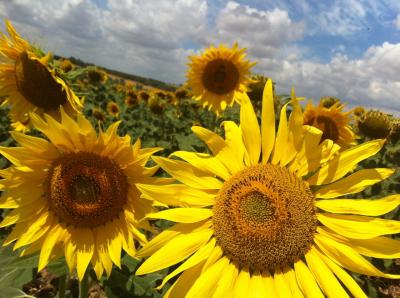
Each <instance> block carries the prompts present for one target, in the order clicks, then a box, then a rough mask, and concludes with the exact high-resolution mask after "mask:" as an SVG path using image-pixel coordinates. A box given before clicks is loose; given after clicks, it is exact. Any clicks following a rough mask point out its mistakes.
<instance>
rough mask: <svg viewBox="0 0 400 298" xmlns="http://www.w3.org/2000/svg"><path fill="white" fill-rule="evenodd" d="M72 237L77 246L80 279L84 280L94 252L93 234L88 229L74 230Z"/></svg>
mask: <svg viewBox="0 0 400 298" xmlns="http://www.w3.org/2000/svg"><path fill="white" fill-rule="evenodd" d="M71 236H72V241H73V242H74V243H75V245H76V263H77V273H78V279H79V280H82V279H83V276H84V275H85V272H86V268H87V266H88V265H89V263H90V260H91V259H92V256H93V252H94V246H95V245H94V238H93V232H92V231H91V230H90V229H87V228H76V229H75V228H74V230H73V232H72V233H71Z"/></svg>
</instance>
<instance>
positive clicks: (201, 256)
mask: <svg viewBox="0 0 400 298" xmlns="http://www.w3.org/2000/svg"><path fill="white" fill-rule="evenodd" d="M214 248H215V238H212V239H211V240H210V241H209V242H208V243H207V244H206V245H204V246H202V247H200V249H199V250H198V251H196V252H195V253H194V254H193V255H192V256H190V258H188V259H187V260H186V261H185V262H184V263H182V264H181V265H180V266H179V267H178V268H176V269H175V270H174V271H173V272H171V273H170V274H168V275H167V276H166V277H165V278H164V279H163V281H162V283H161V285H160V286H158V287H157V289H158V290H160V289H161V288H162V287H163V286H164V285H165V284H166V283H167V282H168V281H169V280H170V279H171V278H173V277H174V276H176V275H178V274H179V273H181V272H183V271H185V270H187V269H189V268H191V267H193V266H196V265H197V264H199V263H200V262H202V261H204V260H205V259H206V258H208V257H209V256H210V255H211V253H212V251H213V249H214Z"/></svg>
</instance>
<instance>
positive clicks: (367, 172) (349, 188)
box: [314, 168, 394, 199]
mask: <svg viewBox="0 0 400 298" xmlns="http://www.w3.org/2000/svg"><path fill="white" fill-rule="evenodd" d="M393 173H394V170H392V169H384V168H382V169H380V168H376V169H363V170H360V171H357V172H355V173H354V174H351V175H350V176H347V177H345V178H343V179H341V180H339V181H336V182H334V183H331V184H329V185H324V186H323V187H321V188H320V189H318V190H317V191H316V192H315V193H314V195H315V197H316V198H321V199H331V198H336V197H339V196H344V195H348V194H352V193H358V192H360V191H363V190H364V189H366V188H367V187H368V186H371V185H373V184H375V183H377V182H380V181H382V180H384V179H386V178H388V177H389V176H391V175H392V174H393Z"/></svg>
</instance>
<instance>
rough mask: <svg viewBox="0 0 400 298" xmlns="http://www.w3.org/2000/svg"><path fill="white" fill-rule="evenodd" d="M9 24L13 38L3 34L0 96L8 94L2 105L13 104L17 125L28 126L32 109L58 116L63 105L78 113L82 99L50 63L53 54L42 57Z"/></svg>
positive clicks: (71, 112)
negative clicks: (51, 67)
mask: <svg viewBox="0 0 400 298" xmlns="http://www.w3.org/2000/svg"><path fill="white" fill-rule="evenodd" d="M6 26H7V31H8V33H9V36H10V38H8V37H7V36H6V35H4V34H1V35H0V61H1V63H0V96H6V97H7V98H6V100H5V101H4V102H3V103H2V105H10V106H11V109H10V118H11V120H12V121H13V122H14V124H13V126H14V128H16V129H17V130H26V129H28V128H29V122H30V121H29V112H35V113H36V114H39V115H43V113H47V114H50V115H52V116H53V117H56V118H58V117H59V107H60V106H63V108H64V110H65V111H66V112H67V113H68V114H74V113H76V112H78V111H79V110H80V108H81V107H82V104H81V102H80V100H79V98H78V97H77V96H76V95H75V94H74V93H73V91H72V90H71V89H70V88H69V87H68V86H67V85H66V84H65V82H64V81H63V80H62V79H61V78H60V77H58V76H57V74H56V73H55V71H54V70H51V69H50V68H49V66H48V65H47V62H48V60H49V58H50V57H51V55H49V54H48V55H46V56H45V57H40V56H39V55H38V54H37V50H36V49H35V48H34V47H33V46H31V45H30V44H29V43H28V42H27V41H26V40H24V39H22V38H21V37H20V36H19V35H18V33H17V32H16V31H15V29H14V28H13V26H12V25H11V23H10V22H8V21H6Z"/></svg>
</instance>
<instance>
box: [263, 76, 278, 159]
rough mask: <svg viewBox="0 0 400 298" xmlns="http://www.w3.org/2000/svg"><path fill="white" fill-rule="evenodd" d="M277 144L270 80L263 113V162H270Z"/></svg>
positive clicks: (267, 84)
mask: <svg viewBox="0 0 400 298" xmlns="http://www.w3.org/2000/svg"><path fill="white" fill-rule="evenodd" d="M274 143H275V109H274V91H273V87H272V81H271V80H270V79H269V80H268V81H267V83H266V84H265V87H264V92H263V101H262V112H261V146H262V162H263V163H266V162H268V160H269V157H270V155H271V152H272V149H273V148H274Z"/></svg>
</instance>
